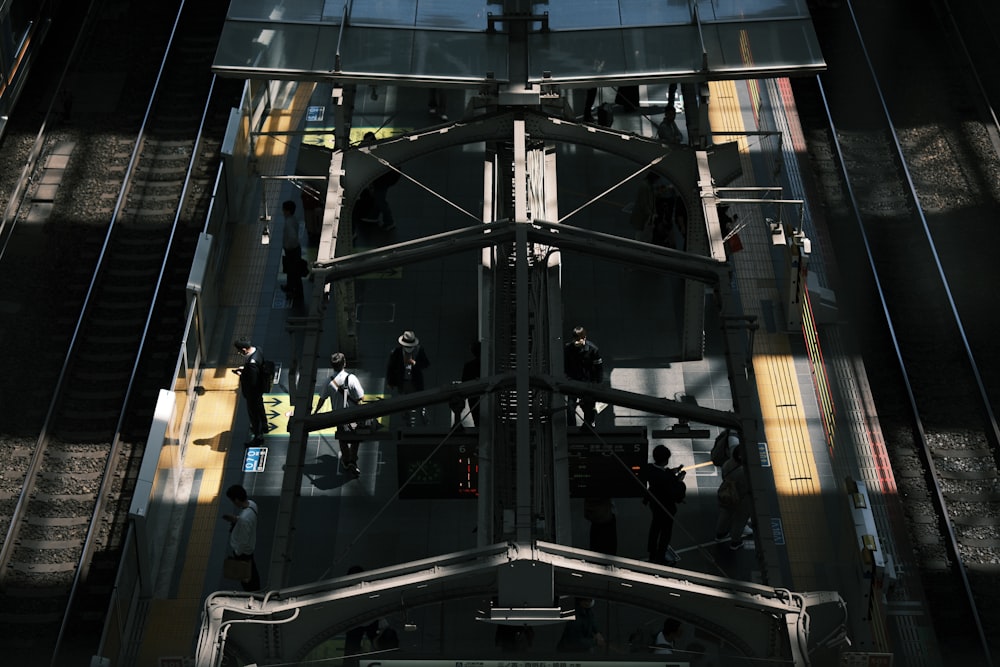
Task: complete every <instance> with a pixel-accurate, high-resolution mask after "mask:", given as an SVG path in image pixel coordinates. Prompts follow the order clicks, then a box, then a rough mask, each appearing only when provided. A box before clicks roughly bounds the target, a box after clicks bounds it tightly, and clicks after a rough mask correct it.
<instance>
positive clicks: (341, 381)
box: [313, 352, 365, 479]
mask: <svg viewBox="0 0 1000 667" xmlns="http://www.w3.org/2000/svg"><path fill="white" fill-rule="evenodd" d="M330 365H331V366H332V367H333V375H332V376H331V377H330V381H329V382H327V383H326V386H325V387H323V393H322V394H321V395H320V397H319V403H317V404H316V409H315V410H314V411H313V413H314V414H315V413H316V412H319V410H320V408H321V407H323V404H324V403H326V401H327V399H329V401H330V409H331V410H340V409H342V408H347V407H352V406H355V405H360V404H361V400H362V399H363V398H364V397H365V390H364V387H362V386H361V381H360V380H358V376H357V375H355V374H354V373H348V372H347V357H345V356H344V353H343V352H334V353H333V354H331V355H330ZM340 428H341V429H343V430H344V431H354V430H356V429H357V428H358V424H344V425H342V426H341V427H340ZM339 442H340V467H341V468H343V469H344V470H346V471H348V472H350V473H351V474H352V475H354V478H355V479H357V478H358V477H361V470H360V469H359V468H358V449H359V448H360V447H361V441H360V440H344V439H340V440H339Z"/></svg>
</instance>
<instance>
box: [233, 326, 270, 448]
mask: <svg viewBox="0 0 1000 667" xmlns="http://www.w3.org/2000/svg"><path fill="white" fill-rule="evenodd" d="M233 347H235V348H236V351H237V352H239V353H240V354H242V355H243V365H242V366H240V367H239V368H235V369H233V373H236V374H237V375H239V376H240V391H241V392H242V394H243V399H244V400H245V401H246V403H247V416H248V417H249V418H250V433H251V434H252V436H253V437H252V439H251V440H248V441H247V442H246V443H244V445H243V446H244V447H259V446H261V445H263V444H264V435H265V434H266V433H267V432H268V426H267V412H266V411H265V410H264V371H263V368H262V364H263V363H264V355H263V354H262V353H261V351H260V350H259V349H258V348H256V347H254V346H253V345H252V344H251V343H250V339H249V338H237V339H236V341H235V342H234V343H233Z"/></svg>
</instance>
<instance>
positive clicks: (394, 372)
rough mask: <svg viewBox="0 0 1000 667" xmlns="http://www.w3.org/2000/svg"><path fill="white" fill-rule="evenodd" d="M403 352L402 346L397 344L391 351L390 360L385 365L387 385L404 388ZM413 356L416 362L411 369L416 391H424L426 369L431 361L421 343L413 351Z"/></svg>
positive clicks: (411, 377)
mask: <svg viewBox="0 0 1000 667" xmlns="http://www.w3.org/2000/svg"><path fill="white" fill-rule="evenodd" d="M403 354H404V351H403V348H402V346H397V347H396V348H395V349H394V350H393V351H392V352H391V353H389V361H388V363H387V364H386V366H385V384H386V386H387V387H393V388H396V389H402V387H403V383H404V382H405V381H406V374H405V367H404V365H403ZM413 357H414V359H415V360H416V363H415V364H414V365H413V367H412V368H411V370H410V379H411V380H412V381H413V389H414V391H423V389H424V369H425V368H427V367H428V366H430V365H431V362H430V361H429V360H428V359H427V355H426V354H424V348H423V347H421V346H419V345H418V346H417V348H416V349H415V350H414V351H413Z"/></svg>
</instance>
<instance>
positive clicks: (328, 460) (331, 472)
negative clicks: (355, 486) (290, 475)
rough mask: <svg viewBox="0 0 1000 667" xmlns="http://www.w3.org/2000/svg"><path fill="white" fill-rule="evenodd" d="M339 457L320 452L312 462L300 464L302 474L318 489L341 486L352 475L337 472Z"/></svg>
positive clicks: (324, 489) (326, 489) (327, 489)
mask: <svg viewBox="0 0 1000 667" xmlns="http://www.w3.org/2000/svg"><path fill="white" fill-rule="evenodd" d="M339 464H340V459H338V458H337V457H336V456H334V455H333V454H320V455H319V456H318V457H316V460H315V461H314V462H313V463H307V464H305V465H304V466H302V474H303V475H304V476H305V477H306V478H307V479H308V480H309V481H310V482H312V485H313V486H315V487H316V488H317V489H319V490H320V491H329V490H330V489H335V488H337V487H338V486H343V485H344V484H346V483H347V482H349V481H351V480H352V479H353V477H350V476H347V475H341V474H339V470H338V468H339Z"/></svg>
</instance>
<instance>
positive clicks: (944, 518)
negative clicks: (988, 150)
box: [817, 1, 996, 665]
mask: <svg viewBox="0 0 1000 667" xmlns="http://www.w3.org/2000/svg"><path fill="white" fill-rule="evenodd" d="M847 9H848V11H849V12H850V16H851V20H852V22H853V26H854V30H855V33H856V35H857V39H858V42H859V44H860V48H861V51H862V54H863V56H864V60H865V63H866V65H867V67H868V70H869V75H870V77H871V81H872V84H873V85H874V87H875V92H876V94H877V95H878V98H879V102H880V104H881V110H882V113H883V115H884V118H885V122H886V125H887V127H888V130H889V133H890V135H891V138H892V145H893V149H894V158H895V161H896V163H897V166H898V168H899V169H900V171H901V173H902V175H903V179H904V180H905V184H906V189H907V194H908V197H909V199H910V201H911V203H912V204H913V207H914V210H915V212H916V216H917V217H918V218H919V222H920V224H921V227H922V229H923V232H924V236H925V241H926V244H927V246H928V247H929V249H930V250H931V253H932V255H933V258H934V263H935V267H936V269H937V274H938V278H939V279H940V281H941V284H942V285H943V288H944V291H945V294H946V295H947V300H948V304H949V308H950V310H951V316H952V318H953V321H954V324H955V326H956V327H957V328H958V332H959V337H960V339H961V342H962V346H963V348H964V350H965V353H966V356H967V359H968V362H969V364H970V367H971V372H972V375H973V377H974V379H975V383H976V385H977V387H978V389H979V399H980V401H981V403H982V405H983V407H984V411H985V414H987V415H988V422H989V423H990V424H992V428H993V430H994V440H993V441H994V442H995V438H996V435H995V434H996V419H995V418H994V416H993V412H992V407H991V406H990V404H989V400H988V397H987V395H986V391H985V387H984V385H983V382H982V377H981V375H980V373H979V369H978V366H977V364H976V361H975V358H974V356H973V354H972V350H971V348H970V346H969V342H968V338H967V336H966V333H965V328H964V326H963V324H962V321H961V317H960V316H959V313H958V310H957V307H956V305H955V301H954V297H953V296H952V291H951V287H950V285H949V283H948V280H947V277H946V276H945V273H944V269H943V267H942V265H941V260H940V257H939V254H938V251H937V247H936V245H935V243H934V239H933V237H932V235H931V232H930V228H929V226H928V223H927V219H926V217H925V215H924V212H923V209H922V207H921V205H920V198H919V195H918V193H917V191H916V187H915V185H914V182H913V178H912V176H911V173H910V170H909V168H908V166H907V163H906V158H905V155H904V152H903V149H902V146H901V144H900V141H899V137H898V135H897V133H896V128H895V125H894V123H893V120H892V116H891V113H890V111H889V108H888V105H887V103H886V99H885V95H884V93H883V91H882V86H881V84H880V82H879V79H878V75H877V73H876V70H875V67H874V65H873V63H872V61H871V58H870V55H869V53H868V49H867V46H866V44H865V40H864V36H863V35H862V31H861V28H860V25H859V23H858V20H857V16H856V15H855V12H854V7H853V4H852V3H851V2H850V1H848V3H847ZM822 78H823V77H822V75H820V76H818V77H817V84H818V86H819V91H820V96H821V98H822V103H823V107H824V111H825V113H826V117H827V122H828V123H829V126H830V128H831V129H832V130H833V131H832V132H831V143H832V145H833V147H834V149H835V154H836V158H837V163H838V168H839V170H840V173H841V176H842V178H843V180H844V185H845V188H846V191H847V196H848V199H849V201H850V205H851V208H852V211H853V217H854V218H855V221H856V222H857V225H858V229H859V232H860V235H861V239H862V243H863V245H864V249H865V256H866V259H867V261H868V264H869V267H870V269H871V271H872V276H873V279H874V281H875V290H876V292H877V295H878V299H879V302H880V307H881V309H882V314H883V316H884V318H885V322H886V326H887V328H888V333H889V337H890V339H891V342H892V348H893V351H894V353H895V355H896V364H897V365H898V368H899V372H900V374H901V377H902V380H903V383H904V386H905V392H906V399H907V402H908V405H909V409H910V413H911V415H912V418H913V422H914V425H915V428H916V432H917V439H918V440H919V443H920V448H919V449H920V451H921V454H922V458H923V462H924V464H925V465H926V466H927V471H928V476H929V481H930V483H931V486H932V487H933V488H932V489H931V496H932V499H933V504H934V506H935V509H936V511H937V512H938V513H939V517H940V518H941V521H940V526H939V527H940V531H941V533H942V534H943V537H944V542H945V548H946V550H947V552H948V554H949V556H950V558H951V561H952V570H953V573H954V574H955V575H956V576H957V577H958V578H959V580H960V582H961V588H962V596H963V598H964V600H965V603H966V605H967V607H968V612H969V614H970V615H971V618H972V621H973V623H974V625H975V629H976V634H977V637H978V640H979V645H980V648H981V651H982V655H983V656H984V657H985V659H986V664H988V665H993V661H992V657H991V655H990V649H989V643H988V641H987V637H986V633H985V631H984V628H983V624H982V619H981V615H980V612H979V609H978V606H977V604H976V600H975V597H974V595H973V592H972V586H971V584H970V581H969V576H968V571H967V568H966V566H965V563H964V560H963V558H962V554H961V552H960V550H959V542H958V538H957V536H956V534H955V529H954V527H953V525H952V521H951V516H950V513H949V511H948V506H947V503H946V501H945V498H944V494H943V492H942V488H941V480H940V477H939V475H938V472H937V470H936V467H935V464H934V460H933V456H932V453H931V448H930V445H929V443H928V439H927V432H926V430H925V427H924V424H923V420H922V418H921V416H920V411H919V407H918V405H917V401H916V398H915V393H914V390H913V386H912V383H911V380H910V374H909V372H908V370H907V366H906V362H905V359H904V355H903V352H902V346H901V343H900V339H899V334H898V331H897V327H896V325H895V324H894V321H893V317H892V315H891V313H890V309H889V302H888V298H887V296H886V294H885V291H884V289H883V285H882V279H881V277H880V275H879V270H878V264H877V258H876V257H875V253H874V251H873V248H872V245H871V243H870V239H869V235H868V232H867V231H866V229H865V223H864V220H863V216H862V213H861V207H860V205H859V201H858V197H857V196H856V193H855V190H854V188H853V186H852V184H851V179H850V176H849V174H848V169H847V166H846V160H845V156H844V153H843V149H842V146H841V144H840V141H839V140H838V138H837V131H836V125H835V124H834V120H833V117H832V114H831V112H830V105H829V102H828V99H827V97H826V93H825V90H824V88H823V83H822Z"/></svg>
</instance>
